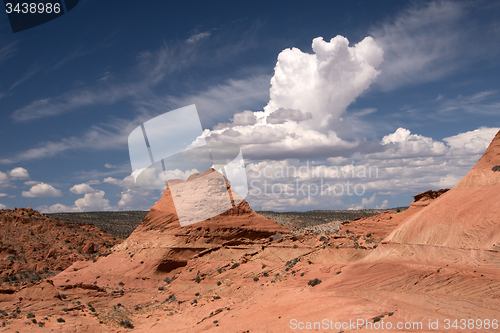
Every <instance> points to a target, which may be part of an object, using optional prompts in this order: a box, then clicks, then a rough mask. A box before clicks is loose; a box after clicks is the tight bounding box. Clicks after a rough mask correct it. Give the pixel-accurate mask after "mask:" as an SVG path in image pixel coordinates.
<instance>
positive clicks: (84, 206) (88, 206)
mask: <svg viewBox="0 0 500 333" xmlns="http://www.w3.org/2000/svg"><path fill="white" fill-rule="evenodd" d="M104 194H105V193H104V191H97V192H95V193H87V194H85V196H84V197H83V198H80V199H78V200H76V201H75V206H76V207H77V208H78V209H79V210H80V211H82V212H90V211H101V210H112V207H111V206H110V205H109V200H108V199H104Z"/></svg>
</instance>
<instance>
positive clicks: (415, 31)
mask: <svg viewBox="0 0 500 333" xmlns="http://www.w3.org/2000/svg"><path fill="white" fill-rule="evenodd" d="M499 18H500V3H498V2H491V1H429V2H425V1H383V2H374V1H320V0H317V1H307V2H306V1H271V2H270V1H239V2H229V1H212V2H206V1H197V2H186V3H181V2H175V3H172V2H170V1H156V2H148V3H143V2H141V3H139V2H134V1H117V0H110V1H97V0H81V1H80V2H79V4H78V5H77V6H76V7H75V8H74V9H72V10H71V11H70V12H68V13H67V14H65V15H63V16H61V17H59V18H57V19H55V20H53V21H50V22H48V23H45V24H43V25H40V26H37V27H34V28H31V29H28V30H24V31H21V32H17V33H12V30H11V28H10V25H9V21H8V18H7V15H6V14H4V15H0V115H1V117H2V118H1V121H0V209H3V208H8V209H13V208H15V207H28V206H30V207H32V208H34V209H37V210H40V211H42V212H46V213H48V212H73V211H74V212H81V211H103V210H109V211H126V210H149V209H150V208H151V206H152V205H154V203H155V202H156V201H157V200H158V199H159V198H160V197H161V195H162V190H161V189H148V188H143V187H141V186H138V185H137V184H136V183H135V181H134V177H133V175H132V166H131V162H130V156H129V147H128V136H129V135H130V133H131V132H132V131H133V130H134V129H135V128H137V127H138V126H141V124H143V123H144V122H147V121H148V120H150V119H152V118H155V117H157V116H159V115H162V114H165V113H166V112H169V111H172V110H176V109H178V108H182V107H185V106H189V105H192V104H195V105H196V107H197V109H198V111H200V110H201V111H203V114H204V116H203V117H202V118H203V119H201V124H202V127H203V128H202V129H203V133H202V134H200V137H199V139H210V140H215V141H220V142H230V143H234V144H237V145H238V146H239V147H240V149H241V153H242V156H243V158H244V163H245V168H246V174H247V182H248V188H249V191H248V194H247V196H246V200H247V201H248V202H249V203H250V205H251V206H252V208H254V209H256V210H274V211H308V210H316V209H322V210H323V209H327V210H332V209H363V208H391V207H399V206H407V205H409V204H410V202H411V201H412V195H415V194H417V193H420V192H423V191H426V190H430V189H432V190H437V189H440V188H451V187H453V186H454V185H455V184H456V183H457V182H458V181H459V180H460V179H461V178H462V177H463V176H464V175H465V174H466V173H467V172H468V171H469V170H470V169H471V168H472V167H473V166H474V164H475V163H476V162H477V160H478V159H479V158H480V157H481V155H482V154H483V153H484V151H485V149H486V148H487V146H488V144H489V143H490V142H491V140H492V138H493V137H494V135H495V134H496V133H497V132H498V131H499V130H500V120H499V119H500V118H499V115H500V90H499V88H500V85H499V79H498V78H499V77H500V43H499V41H500V19H499ZM197 171H200V172H201V171H203V170H197Z"/></svg>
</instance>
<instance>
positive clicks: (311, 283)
mask: <svg viewBox="0 0 500 333" xmlns="http://www.w3.org/2000/svg"><path fill="white" fill-rule="evenodd" d="M320 283H321V280H320V279H314V280H311V281H309V282H308V283H307V284H308V285H309V286H311V287H314V286H317V285H318V284H320Z"/></svg>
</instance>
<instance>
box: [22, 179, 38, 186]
mask: <svg viewBox="0 0 500 333" xmlns="http://www.w3.org/2000/svg"><path fill="white" fill-rule="evenodd" d="M36 184H40V182H39V181H36V180H28V181H27V182H24V185H28V186H33V185H36Z"/></svg>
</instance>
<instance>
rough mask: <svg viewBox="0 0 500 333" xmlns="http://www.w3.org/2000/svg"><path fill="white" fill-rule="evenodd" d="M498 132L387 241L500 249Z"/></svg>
mask: <svg viewBox="0 0 500 333" xmlns="http://www.w3.org/2000/svg"><path fill="white" fill-rule="evenodd" d="M497 165H500V132H499V133H497V135H496V136H495V138H494V139H493V141H492V142H491V144H490V146H489V147H488V149H487V150H486V152H485V153H484V155H483V156H482V157H481V159H480V160H479V161H478V162H477V164H476V166H474V168H473V169H472V170H471V171H470V172H469V173H468V174H467V175H466V176H465V177H464V178H463V179H462V180H461V181H460V182H459V183H458V184H457V185H456V186H455V187H454V188H453V189H451V190H450V191H448V192H447V193H444V194H443V195H442V196H441V197H440V198H439V199H437V200H435V201H434V202H432V203H431V204H430V205H428V206H427V207H425V209H423V210H422V211H420V212H419V213H417V214H415V215H414V216H412V217H411V218H409V219H408V220H407V221H406V222H405V223H404V224H402V225H401V226H400V227H398V228H397V229H396V230H394V231H393V232H392V233H391V234H390V235H389V236H388V237H387V238H386V242H388V243H402V244H422V245H424V244H425V245H433V246H443V247H449V248H454V249H471V250H472V249H474V250H495V251H497V250H499V249H500V204H499V203H498V202H499V195H500V172H498V171H493V168H494V167H495V166H497Z"/></svg>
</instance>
